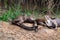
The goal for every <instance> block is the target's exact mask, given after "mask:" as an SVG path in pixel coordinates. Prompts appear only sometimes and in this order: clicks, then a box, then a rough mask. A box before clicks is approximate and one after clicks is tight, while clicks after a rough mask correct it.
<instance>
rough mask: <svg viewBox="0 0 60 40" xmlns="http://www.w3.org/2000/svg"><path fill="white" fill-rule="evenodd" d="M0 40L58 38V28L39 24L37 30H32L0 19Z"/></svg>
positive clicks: (55, 39) (51, 39)
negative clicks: (49, 27)
mask: <svg viewBox="0 0 60 40" xmlns="http://www.w3.org/2000/svg"><path fill="white" fill-rule="evenodd" d="M0 40H60V28H58V30H54V29H48V28H45V27H42V26H39V30H38V32H34V31H27V30H24V29H22V28H20V27H18V26H14V25H11V24H9V23H8V22H2V21H0Z"/></svg>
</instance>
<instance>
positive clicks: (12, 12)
mask: <svg viewBox="0 0 60 40" xmlns="http://www.w3.org/2000/svg"><path fill="white" fill-rule="evenodd" d="M45 11H47V9H46V8H42V9H40V10H33V11H32V10H24V11H23V10H21V7H20V5H18V6H17V7H16V8H14V7H12V8H9V10H7V12H5V13H3V14H2V15H1V16H0V20H3V21H9V20H12V19H14V18H16V17H17V16H18V15H23V14H26V15H28V16H30V15H34V16H35V17H36V18H38V17H42V16H44V15H45ZM54 16H55V17H58V16H59V17H60V10H57V11H55V15H54Z"/></svg>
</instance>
